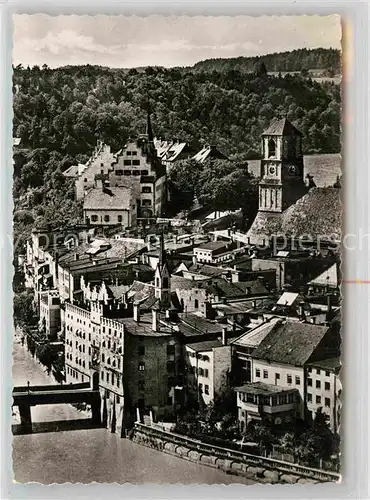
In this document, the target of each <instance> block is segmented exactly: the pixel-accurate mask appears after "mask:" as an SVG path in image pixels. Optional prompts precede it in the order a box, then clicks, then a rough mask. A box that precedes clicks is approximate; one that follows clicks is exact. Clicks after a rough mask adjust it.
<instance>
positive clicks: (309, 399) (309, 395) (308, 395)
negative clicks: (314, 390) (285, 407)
mask: <svg viewBox="0 0 370 500" xmlns="http://www.w3.org/2000/svg"><path fill="white" fill-rule="evenodd" d="M307 401H308V402H309V403H312V394H310V393H308V394H307Z"/></svg>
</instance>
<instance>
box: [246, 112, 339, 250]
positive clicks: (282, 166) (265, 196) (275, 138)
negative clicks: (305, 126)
mask: <svg viewBox="0 0 370 500" xmlns="http://www.w3.org/2000/svg"><path fill="white" fill-rule="evenodd" d="M262 152H263V159H262V161H261V180H260V184H259V211H258V213H257V216H256V218H255V220H254V222H253V224H252V226H251V228H250V229H249V231H248V234H247V237H248V238H249V241H250V243H251V244H252V245H256V244H257V245H261V244H267V243H268V241H269V240H270V239H271V238H272V237H278V236H285V237H286V236H288V237H294V238H297V239H298V238H301V237H306V239H307V235H308V236H309V238H310V241H312V242H316V239H318V238H320V240H321V241H326V242H333V241H334V242H335V243H337V242H339V241H340V234H341V211H342V210H341V203H340V189H339V188H336V187H332V188H329V187H327V188H318V187H312V188H311V189H309V187H308V186H306V184H305V182H304V178H303V156H302V134H301V133H300V132H299V131H298V130H297V129H296V128H295V127H294V125H292V124H291V123H290V122H289V120H288V119H287V118H283V119H279V120H274V121H273V122H272V124H271V125H270V127H269V128H268V129H267V130H266V131H265V132H264V133H263V134H262Z"/></svg>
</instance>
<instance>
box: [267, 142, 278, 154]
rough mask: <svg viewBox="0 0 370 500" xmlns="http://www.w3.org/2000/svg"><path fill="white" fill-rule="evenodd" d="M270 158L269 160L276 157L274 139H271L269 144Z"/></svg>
mask: <svg viewBox="0 0 370 500" xmlns="http://www.w3.org/2000/svg"><path fill="white" fill-rule="evenodd" d="M268 148H269V149H268V156H269V158H271V157H275V156H276V144H275V141H274V139H270V140H269V142H268Z"/></svg>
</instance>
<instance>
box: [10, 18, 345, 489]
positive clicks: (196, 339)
mask: <svg viewBox="0 0 370 500" xmlns="http://www.w3.org/2000/svg"><path fill="white" fill-rule="evenodd" d="M13 24H14V27H13V52H12V64H13V68H12V71H13V75H12V97H13V127H12V130H13V200H14V209H13V252H14V254H13V266H14V276H13V314H14V318H13V322H14V331H13V383H12V406H11V409H10V408H9V412H10V411H11V415H12V422H11V430H12V455H13V456H12V459H13V473H14V480H15V481H16V482H17V483H40V484H43V485H50V484H63V483H72V484H75V483H82V484H83V485H86V484H90V483H118V484H119V485H122V484H124V483H131V484H145V483H157V484H168V483H170V484H175V483H181V484H183V485H191V484H208V485H210V484H225V485H229V484H232V483H233V484H241V485H245V486H248V485H253V484H290V485H299V484H318V483H339V482H340V481H341V477H342V466H341V464H342V463H343V456H342V454H343V453H342V446H341V442H343V439H344V436H343V426H342V425H341V422H342V420H343V417H342V413H343V407H342V401H343V380H342V375H341V365H342V363H341V356H342V354H343V352H342V344H343V342H342V308H341V291H340V287H341V285H342V284H343V281H344V280H343V279H342V268H341V248H342V245H343V244H345V242H343V238H342V229H341V228H342V212H343V201H341V199H342V194H341V193H342V188H343V179H342V168H341V164H342V144H343V140H342V137H343V128H344V127H345V126H346V125H345V121H343V118H342V107H343V106H342V90H341V85H342V83H343V80H345V75H346V67H348V65H349V64H350V62H349V58H348V57H347V55H346V53H345V51H344V50H342V45H341V44H342V41H343V39H344V38H345V36H346V24H345V23H344V22H342V20H341V17H340V16H339V15H326V16H324V15H322V16H321V15H295V16H293V15H292V16H288V15H280V16H278V15H270V16H267V15H261V16H248V15H236V16H228V15H226V14H225V15H220V16H215V15H214V16H206V15H196V16H186V15H177V16H175V15H168V16H165V15H154V14H153V15H147V16H144V15H143V16H140V15H130V16H129V15H110V16H108V15H55V16H52V15H49V14H43V13H39V14H14V16H13ZM293 488H294V487H293ZM246 491H247V490H246ZM246 494H247V493H246Z"/></svg>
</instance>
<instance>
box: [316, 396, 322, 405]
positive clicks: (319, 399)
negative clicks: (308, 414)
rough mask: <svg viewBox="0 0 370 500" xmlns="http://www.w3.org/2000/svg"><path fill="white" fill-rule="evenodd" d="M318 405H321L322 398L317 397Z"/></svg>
mask: <svg viewBox="0 0 370 500" xmlns="http://www.w3.org/2000/svg"><path fill="white" fill-rule="evenodd" d="M316 404H317V405H320V404H321V396H316Z"/></svg>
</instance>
